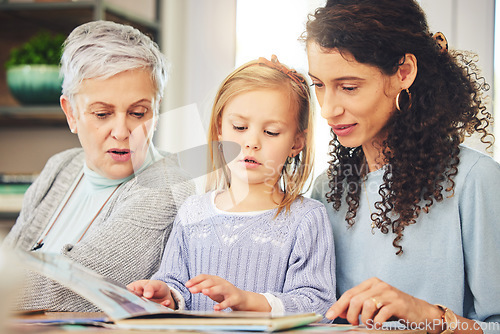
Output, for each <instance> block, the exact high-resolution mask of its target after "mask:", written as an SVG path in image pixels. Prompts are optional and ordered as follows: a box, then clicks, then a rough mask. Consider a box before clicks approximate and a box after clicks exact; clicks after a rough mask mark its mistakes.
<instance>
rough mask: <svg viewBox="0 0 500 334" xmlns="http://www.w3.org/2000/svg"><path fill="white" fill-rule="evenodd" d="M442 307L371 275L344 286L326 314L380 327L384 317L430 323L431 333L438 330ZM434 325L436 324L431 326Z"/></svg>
mask: <svg viewBox="0 0 500 334" xmlns="http://www.w3.org/2000/svg"><path fill="white" fill-rule="evenodd" d="M442 313H443V312H442V311H441V310H440V309H439V308H438V307H437V306H435V305H432V304H429V303H427V302H426V301H424V300H421V299H418V298H415V297H413V296H411V295H409V294H406V293H404V292H402V291H400V290H398V289H396V288H395V287H393V286H391V285H389V284H387V283H385V282H383V281H381V280H380V279H378V278H370V279H368V280H366V281H364V282H363V283H361V284H359V285H358V286H355V287H354V288H352V289H350V290H347V291H346V292H345V293H344V294H343V295H342V296H341V297H340V298H339V299H338V301H337V302H336V303H334V304H333V305H332V306H331V307H330V309H329V310H328V311H327V312H326V317H327V318H329V319H335V318H337V317H341V318H344V319H347V321H349V322H350V323H351V324H353V325H358V324H359V316H361V322H362V323H364V324H365V325H372V326H374V327H375V328H379V327H381V326H382V324H383V323H384V322H386V321H393V320H404V321H405V322H408V323H415V324H422V325H425V324H429V325H430V326H432V327H433V328H426V329H427V330H428V331H429V332H430V333H440V332H441V331H442V330H443V328H442V324H441V316H442ZM434 327H435V328H434Z"/></svg>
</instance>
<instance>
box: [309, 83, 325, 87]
mask: <svg viewBox="0 0 500 334" xmlns="http://www.w3.org/2000/svg"><path fill="white" fill-rule="evenodd" d="M311 87H316V88H323V84H322V83H321V82H313V83H312V84H311Z"/></svg>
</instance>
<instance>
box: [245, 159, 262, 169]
mask: <svg viewBox="0 0 500 334" xmlns="http://www.w3.org/2000/svg"><path fill="white" fill-rule="evenodd" d="M241 162H243V163H244V164H245V167H247V168H256V167H258V166H260V165H261V163H260V162H258V161H257V159H255V158H254V157H251V156H246V157H245V158H243V159H242V160H241Z"/></svg>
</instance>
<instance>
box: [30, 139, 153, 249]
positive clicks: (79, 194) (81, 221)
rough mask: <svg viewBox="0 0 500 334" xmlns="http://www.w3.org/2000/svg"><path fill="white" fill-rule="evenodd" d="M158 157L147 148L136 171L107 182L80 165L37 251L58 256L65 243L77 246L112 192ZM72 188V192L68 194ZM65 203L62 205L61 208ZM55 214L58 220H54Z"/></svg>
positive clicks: (104, 178) (102, 177)
mask: <svg viewBox="0 0 500 334" xmlns="http://www.w3.org/2000/svg"><path fill="white" fill-rule="evenodd" d="M161 158H162V156H161V154H160V153H159V152H158V151H157V150H156V148H155V147H154V146H153V145H151V146H150V151H149V154H147V155H146V159H145V160H144V163H143V164H142V166H141V167H140V168H139V170H137V171H136V172H135V173H134V174H131V175H129V176H127V177H125V178H122V179H118V180H113V179H108V178H106V177H104V176H102V175H100V174H98V173H96V172H94V171H93V170H91V169H90V168H88V166H87V164H84V166H83V169H82V171H81V172H80V173H79V174H78V176H77V178H76V179H75V180H74V182H73V185H72V186H71V188H70V189H69V192H68V193H67V194H66V195H65V197H64V199H63V201H62V202H61V203H60V204H59V206H58V208H57V210H56V211H55V213H54V215H53V216H52V218H51V220H50V222H49V224H48V225H47V227H46V228H45V230H44V232H43V233H42V235H41V236H40V238H39V239H38V241H40V240H41V239H42V238H43V246H42V247H41V248H39V249H38V250H37V251H40V252H44V253H60V251H61V248H62V247H63V246H64V245H65V244H72V245H74V244H75V243H77V242H78V241H79V240H80V238H81V237H83V236H84V235H85V231H86V230H87V228H88V226H89V225H90V224H91V222H92V220H93V218H94V217H95V216H96V214H97V213H98V212H99V211H100V209H101V207H102V206H103V205H104V204H105V203H106V201H107V200H108V198H109V197H110V196H111V195H112V194H113V193H114V191H115V189H117V188H118V187H119V186H120V185H121V184H123V183H125V182H127V181H128V180H130V179H132V178H133V177H134V175H135V174H137V173H139V172H140V171H142V170H144V169H146V168H147V167H149V166H150V165H151V164H152V163H154V162H156V161H158V160H159V159H161ZM80 179H81V181H80V182H79V180H80ZM77 184H78V186H77ZM75 187H76V189H75ZM73 189H74V192H73V194H71V192H72V191H73ZM65 203H66V205H64V204H65ZM61 210H62V211H61ZM58 215H59V217H57V216H58ZM56 218H57V219H56ZM54 221H55V222H54ZM49 230H50V231H49Z"/></svg>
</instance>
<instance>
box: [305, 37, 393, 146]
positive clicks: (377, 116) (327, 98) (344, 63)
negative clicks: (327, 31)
mask: <svg viewBox="0 0 500 334" xmlns="http://www.w3.org/2000/svg"><path fill="white" fill-rule="evenodd" d="M326 51H327V52H325V51H324V50H322V49H321V47H320V46H319V45H318V44H316V43H309V44H308V47H307V55H308V61H309V75H310V77H311V79H312V83H313V85H314V86H315V91H316V97H317V98H318V102H319V104H320V106H321V116H322V117H323V118H325V119H326V120H327V121H328V125H330V126H331V127H332V129H333V131H334V132H335V134H336V135H337V137H338V140H339V142H340V143H341V144H342V145H343V146H345V147H358V146H363V150H364V151H365V153H366V150H371V149H373V144H374V142H380V141H381V140H383V139H385V137H386V130H385V128H384V127H385V125H386V124H387V121H388V119H389V118H390V116H391V115H392V113H393V112H394V110H395V108H396V104H395V100H396V96H397V94H398V92H399V90H400V89H398V88H397V77H396V75H394V76H387V75H384V74H383V73H382V72H381V71H380V70H379V69H378V68H376V67H374V66H370V65H366V64H361V63H359V62H357V61H356V60H354V57H353V56H352V55H350V54H348V53H344V54H343V55H342V54H340V52H338V51H337V50H335V49H333V50H326Z"/></svg>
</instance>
